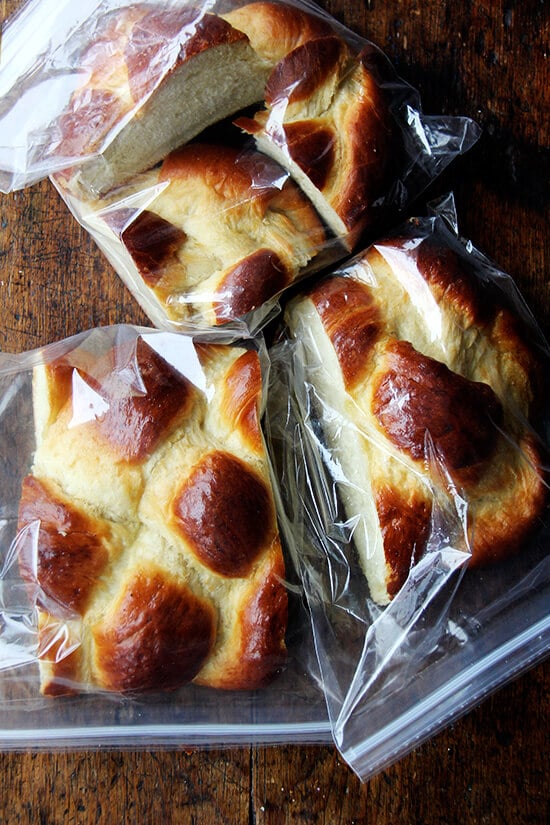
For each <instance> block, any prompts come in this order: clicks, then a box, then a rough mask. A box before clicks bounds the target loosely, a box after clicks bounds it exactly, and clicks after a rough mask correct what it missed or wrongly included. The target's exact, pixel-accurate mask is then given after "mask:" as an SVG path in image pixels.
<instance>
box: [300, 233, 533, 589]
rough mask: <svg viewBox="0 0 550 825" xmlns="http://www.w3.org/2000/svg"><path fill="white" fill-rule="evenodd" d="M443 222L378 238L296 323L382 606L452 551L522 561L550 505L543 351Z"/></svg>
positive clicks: (320, 289) (316, 295) (313, 294)
mask: <svg viewBox="0 0 550 825" xmlns="http://www.w3.org/2000/svg"><path fill="white" fill-rule="evenodd" d="M436 226H439V228H438V229H437V231H434V229H433V226H432V224H431V223H430V222H427V224H426V225H422V224H420V223H418V222H412V223H411V224H410V225H409V228H408V230H407V231H406V232H405V233H404V234H403V235H401V236H394V237H391V238H389V239H388V240H386V241H382V242H380V243H376V244H375V245H374V246H373V247H371V248H370V249H369V250H367V252H366V253H364V254H362V255H360V256H359V257H358V258H357V259H356V260H355V261H354V262H353V263H352V264H351V265H350V266H349V267H347V268H346V269H345V270H343V271H341V272H339V273H337V274H335V275H334V276H331V277H329V278H327V279H324V280H322V281H321V282H320V283H318V284H317V285H315V286H313V287H312V288H311V289H310V290H309V291H308V292H307V293H305V294H303V295H301V296H299V297H297V298H296V299H295V300H293V302H292V303H291V304H290V305H289V307H288V309H287V315H286V318H287V322H288V325H289V327H290V330H291V333H292V336H294V338H295V339H296V341H297V346H298V352H297V358H298V359H300V360H301V361H303V363H304V369H305V376H306V380H307V382H308V383H309V385H310V388H311V392H310V398H311V406H310V409H309V412H310V414H311V416H312V417H313V419H317V421H318V424H319V425H320V427H321V431H322V434H323V436H322V437H323V440H324V442H325V445H326V447H325V449H327V450H328V455H329V456H330V461H329V464H330V466H331V467H332V468H333V469H332V473H333V475H334V478H335V480H336V481H337V485H338V492H339V494H340V498H341V501H342V503H343V506H344V510H345V514H346V517H347V519H348V524H349V525H351V527H350V529H351V532H352V536H353V543H354V545H355V547H356V549H357V553H358V556H359V560H360V563H361V566H362V568H363V570H364V572H365V575H366V577H367V580H368V585H369V589H370V594H371V597H372V599H373V600H374V601H375V602H376V603H378V604H387V603H388V602H389V601H390V600H391V599H392V598H393V597H394V596H395V595H396V593H397V592H398V591H399V589H400V588H401V586H402V585H403V583H404V582H405V580H406V578H407V576H408V574H409V571H410V570H411V568H412V567H413V566H414V564H415V563H416V562H417V561H418V560H419V559H420V558H421V556H422V555H423V554H424V553H426V552H427V551H429V550H430V549H434V550H437V549H438V548H439V547H440V546H441V542H444V543H450V544H451V545H452V546H455V547H457V548H458V549H461V548H464V549H465V550H466V551H467V552H468V553H469V554H470V556H471V561H470V564H471V565H484V564H489V563H493V562H496V561H498V560H501V559H504V558H506V557H507V556H509V555H511V554H513V553H515V552H518V551H519V550H520V549H521V547H522V545H523V544H524V542H525V541H526V539H527V537H528V536H529V535H530V533H531V532H532V531H533V530H534V528H535V527H536V526H537V524H538V522H539V519H540V516H541V514H542V512H543V509H544V506H545V502H546V490H547V485H546V483H545V478H544V476H545V472H544V466H543V461H542V458H541V453H540V448H539V440H538V438H537V436H536V435H535V431H534V429H533V426H532V424H533V421H534V420H535V419H536V414H537V407H538V403H539V401H540V394H541V386H542V381H541V374H540V363H539V360H538V357H537V353H536V348H534V347H533V346H531V344H530V343H529V342H528V340H527V338H526V337H525V334H524V331H523V327H522V323H521V321H520V319H519V317H518V315H517V313H516V311H515V309H514V307H513V305H512V304H510V305H509V302H508V301H507V300H506V299H505V296H504V295H503V293H500V292H499V290H498V289H497V288H496V287H495V284H494V283H492V282H491V281H490V280H489V279H485V280H484V278H483V272H482V270H477V269H476V265H475V262H473V261H472V260H468V255H467V254H466V253H465V251H464V249H463V248H462V247H461V245H460V243H459V242H458V241H457V240H456V239H454V240H453V238H452V236H451V234H450V233H449V232H447V231H443V229H442V227H441V222H439V224H436ZM336 468H339V469H336Z"/></svg>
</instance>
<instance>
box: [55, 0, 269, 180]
mask: <svg viewBox="0 0 550 825" xmlns="http://www.w3.org/2000/svg"><path fill="white" fill-rule="evenodd" d="M79 65H80V67H81V71H82V73H83V74H84V78H85V79H84V82H83V84H82V85H81V86H80V87H79V88H78V89H77V90H76V91H75V92H74V94H73V96H72V98H71V101H70V106H69V109H68V111H67V112H66V113H65V114H64V116H63V117H62V119H61V122H60V127H59V131H60V137H59V141H58V147H57V149H56V151H57V152H58V154H62V155H64V156H65V157H67V158H74V159H75V160H78V159H79V158H81V157H82V156H84V155H91V154H93V153H99V154H98V155H97V157H95V158H93V159H92V160H90V161H88V162H87V163H85V164H84V165H83V166H82V168H81V170H80V172H79V175H78V177H79V181H80V183H81V184H82V185H83V186H84V187H85V188H87V189H90V190H91V191H93V192H95V193H99V194H100V193H104V192H106V191H107V190H109V189H111V188H112V187H114V186H115V185H118V184H120V183H122V182H124V181H125V180H127V179H129V178H131V177H132V176H133V175H135V174H137V173H138V172H140V171H143V170H144V169H148V168H151V167H152V166H153V165H154V164H156V163H157V162H159V161H160V160H161V159H162V158H163V157H165V156H166V155H167V154H168V153H169V152H171V151H172V150H173V149H175V148H177V147H178V146H180V145H182V144H184V143H186V142H188V141H189V140H191V139H192V138H194V137H195V136H196V135H198V134H199V133H200V132H202V131H203V130H204V129H206V127H207V126H210V125H211V124H213V123H215V122H217V121H219V120H221V119H223V118H225V117H228V116H229V115H233V114H235V113H236V112H238V111H239V110H240V109H242V108H245V107H247V106H249V105H251V104H252V103H258V102H260V101H261V100H262V99H263V95H264V86H265V81H266V78H267V74H268V71H269V68H270V65H269V64H268V63H267V62H266V61H264V60H263V59H262V58H261V57H259V56H258V55H257V54H256V52H255V51H254V50H253V49H252V48H251V46H250V43H249V41H248V38H247V37H246V35H245V34H244V33H242V32H239V31H237V30H236V29H234V28H233V27H232V26H231V25H230V24H229V23H228V22H226V21H225V20H224V19H223V18H222V17H220V16H218V15H216V14H212V13H204V12H203V10H202V9H201V8H200V5H199V6H197V8H193V7H189V6H188V5H187V4H185V5H184V6H183V7H182V8H170V9H167V8H166V7H164V8H163V7H161V6H158V5H154V4H147V3H138V4H136V5H131V6H128V7H125V8H122V9H117V10H116V11H113V12H111V13H109V14H107V15H105V16H104V17H103V18H102V19H101V20H100V22H99V24H98V26H97V31H95V32H94V33H92V35H91V41H90V44H89V46H87V48H86V49H85V50H84V52H83V53H82V54H81V55H80V57H79ZM142 102H143V103H142ZM136 108H137V111H136ZM115 127H116V129H115ZM108 136H109V142H108V144H107V145H106V147H105V148H103V144H104V141H105V139H106V138H107V137H108Z"/></svg>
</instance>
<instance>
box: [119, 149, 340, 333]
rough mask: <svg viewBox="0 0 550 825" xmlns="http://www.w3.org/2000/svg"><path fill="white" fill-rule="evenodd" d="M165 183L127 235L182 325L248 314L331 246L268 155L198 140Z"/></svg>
mask: <svg viewBox="0 0 550 825" xmlns="http://www.w3.org/2000/svg"><path fill="white" fill-rule="evenodd" d="M155 183H159V184H161V187H160V188H161V191H160V193H159V194H158V196H157V197H156V198H155V199H154V200H153V201H152V202H151V203H150V204H149V206H148V208H147V209H146V210H145V211H143V212H141V213H140V214H139V215H138V216H137V217H136V218H135V219H134V220H133V221H132V222H131V223H129V224H128V225H127V226H125V227H124V229H123V231H122V233H121V239H122V242H123V244H124V245H125V247H126V249H127V250H128V252H129V253H130V255H131V257H132V259H133V262H134V264H135V266H136V267H137V270H138V272H139V275H140V277H141V278H142V279H143V284H144V286H145V287H146V288H147V289H149V290H151V292H152V293H153V295H154V296H155V297H156V298H157V299H158V301H159V302H160V304H161V306H162V308H163V311H164V312H165V314H166V316H167V317H168V318H170V319H171V320H173V321H183V320H185V319H186V318H198V319H202V320H204V321H206V323H208V324H209V325H211V326H215V325H220V324H224V323H226V322H229V321H232V320H235V319H237V318H241V317H242V316H244V315H246V313H248V312H251V311H252V310H254V309H256V308H257V307H259V306H261V305H262V304H264V303H265V302H266V301H268V300H269V299H270V298H273V297H274V296H275V295H277V294H278V293H279V292H280V291H281V290H283V289H284V288H285V287H287V286H289V284H291V283H292V282H293V281H294V280H295V279H296V278H297V277H298V275H299V274H300V273H301V271H302V270H303V268H304V267H306V266H307V264H308V263H309V262H310V260H311V259H312V258H314V257H315V255H316V254H317V252H318V251H319V249H320V248H321V246H322V244H323V242H324V240H325V234H324V230H323V228H322V225H321V222H320V220H319V218H318V217H317V215H316V213H315V210H314V209H313V208H312V207H311V205H310V204H309V203H308V201H307V199H306V198H305V197H304V196H303V195H302V194H301V192H300V191H299V189H298V187H297V186H295V184H294V183H293V182H292V181H291V180H289V179H287V180H285V173H284V171H283V170H282V169H280V167H278V166H277V164H275V163H274V162H273V161H272V160H270V159H269V158H267V157H265V156H264V155H261V154H260V153H257V152H240V151H239V150H237V149H233V148H230V147H224V146H215V145H209V144H201V143H194V144H190V145H188V146H185V147H183V148H181V149H179V150H178V151H177V152H174V153H172V154H171V155H169V156H168V158H166V160H165V161H164V163H163V165H162V167H161V169H160V172H159V173H158V176H156V177H155ZM108 218H109V219H110V220H111V221H113V220H114V221H115V222H116V214H113V213H112V212H111V213H109V214H108Z"/></svg>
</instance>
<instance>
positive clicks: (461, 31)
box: [0, 0, 550, 825]
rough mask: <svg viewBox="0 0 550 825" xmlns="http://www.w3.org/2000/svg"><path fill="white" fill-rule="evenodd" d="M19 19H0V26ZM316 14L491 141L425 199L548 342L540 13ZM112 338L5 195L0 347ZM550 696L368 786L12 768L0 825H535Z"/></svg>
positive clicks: (273, 755) (74, 242)
mask: <svg viewBox="0 0 550 825" xmlns="http://www.w3.org/2000/svg"><path fill="white" fill-rule="evenodd" d="M18 5H19V3H18V2H16V0H5V2H3V3H1V4H0V11H1V12H2V15H3V17H4V18H5V17H6V16H7V14H9V13H11V12H12V11H13V10H14V9H15V8H16V7H17V6H18ZM322 5H323V6H325V7H326V8H327V9H328V10H329V11H330V12H331V13H333V14H334V15H335V16H336V17H337V18H338V19H340V20H341V21H343V22H345V23H346V24H347V25H349V26H350V27H351V28H353V29H355V30H356V31H357V32H359V33H360V34H364V35H366V36H368V37H369V38H370V39H372V40H374V41H375V42H376V43H378V44H379V45H380V46H381V47H382V48H383V49H384V50H385V51H386V53H387V54H388V55H389V56H390V57H391V59H392V61H393V62H394V64H395V65H396V66H397V69H398V70H399V72H400V74H401V75H402V76H403V77H404V78H405V79H407V80H408V81H409V82H410V83H411V84H412V85H414V86H416V87H417V88H419V90H420V91H421V93H422V98H423V104H424V109H425V111H426V112H427V113H442V112H443V113H448V114H464V115H469V116H471V117H474V118H475V119H477V121H478V122H479V123H480V125H481V126H482V127H483V129H484V131H483V136H482V138H481V140H480V141H479V143H478V144H477V146H476V147H475V148H474V149H473V150H472V151H471V152H470V153H469V154H468V155H466V156H465V157H463V158H461V159H459V160H458V161H457V162H456V163H455V164H454V165H453V167H452V168H451V169H449V170H448V171H447V172H446V173H445V174H444V175H443V176H442V178H441V179H439V180H438V181H437V182H436V183H435V184H434V185H433V186H432V187H431V189H430V190H429V192H428V193H426V196H425V197H432V196H436V195H440V194H442V193H444V192H447V191H449V190H451V189H452V190H453V191H454V193H455V196H456V202H457V208H458V213H459V219H460V228H461V231H462V234H463V235H466V236H468V237H470V238H471V239H472V240H473V241H474V243H475V244H476V246H478V247H479V248H480V249H482V250H483V251H484V252H486V253H487V254H488V255H489V256H490V257H491V258H493V259H494V260H496V261H497V262H498V264H499V265H500V266H501V267H502V268H503V269H504V270H506V271H507V272H509V273H510V274H511V275H512V276H513V277H514V278H515V279H516V281H517V282H518V284H519V285H520V287H521V289H522V291H523V293H524V295H525V297H526V299H527V301H528V303H529V304H530V305H531V307H532V308H533V310H534V313H535V315H536V317H537V319H538V321H539V323H540V324H541V326H542V328H543V330H544V332H545V333H546V335H547V336H548V334H549V333H550V321H549V318H550V279H549V273H548V217H549V211H548V185H549V174H548V173H549V154H550V148H549V142H550V140H549V130H548V118H549V100H548V85H549V77H548V59H549V58H548V50H549V48H550V27H549V20H548V11H547V8H546V9H545V4H544V3H543V2H539V0H517V2H514V0H477V2H476V3H471V2H464V3H456V2H450V0H447V2H446V1H445V0H422V2H420V0H401V1H400V0H372V2H357V1H356V0H324V2H323V4H322ZM425 197H424V198H423V199H422V202H423V200H425ZM117 322H132V323H136V322H137V323H145V322H146V319H145V317H144V316H143V314H142V313H141V311H140V310H139V308H138V307H137V305H136V303H135V301H134V300H133V299H132V297H131V296H130V294H129V293H128V292H127V291H126V290H125V288H124V287H123V286H122V284H121V282H120V281H119V280H118V278H117V277H116V276H115V274H114V273H113V271H112V270H111V268H110V266H109V265H108V264H107V263H106V262H105V261H104V259H103V258H102V256H101V254H100V253H99V252H98V251H97V249H96V248H95V246H94V243H93V242H92V241H91V240H90V239H89V237H88V236H87V235H86V234H85V233H84V231H83V230H81V229H80V227H79V226H78V225H77V224H76V222H75V221H74V220H73V219H72V218H71V217H70V216H69V215H68V213H67V209H66V207H65V206H64V204H63V203H62V202H61V201H60V199H59V197H58V196H57V194H56V193H55V192H54V190H53V188H52V187H51V186H50V185H49V184H48V183H47V182H43V183H40V184H37V185H35V186H33V187H31V188H29V189H28V190H26V191H23V192H16V193H13V194H10V195H2V196H0V348H1V349H2V350H4V351H13V352H21V351H23V350H27V349H31V348H34V347H36V346H39V345H41V344H46V343H49V342H50V341H53V340H56V339H60V338H63V337H66V336H68V335H71V334H73V333H75V332H77V331H80V330H83V329H88V328H90V327H93V326H96V325H105V324H111V323H117ZM549 686H550V669H549V667H548V665H547V664H539V665H538V666H537V667H536V668H534V669H533V670H531V671H530V672H528V673H526V674H524V675H522V676H520V677H519V678H517V679H516V680H515V681H513V682H511V683H509V684H508V685H506V686H504V687H502V688H501V689H500V690H499V691H498V692H497V693H495V694H494V695H493V696H491V697H489V698H488V699H486V700H485V701H484V702H483V704H481V705H480V706H479V707H478V708H476V709H475V710H473V711H471V712H470V713H469V714H468V715H467V716H466V717H464V718H462V719H460V720H458V721H456V722H455V723H454V724H453V725H452V726H451V727H450V728H448V729H447V730H445V731H444V732H442V733H440V734H438V735H437V736H435V738H433V739H432V740H430V741H428V742H426V743H424V744H422V745H420V746H419V747H418V748H417V749H416V750H415V751H413V752H412V753H411V754H410V755H408V756H406V757H405V758H403V759H401V760H400V761H399V762H397V763H396V764H394V765H393V766H392V767H390V768H387V769H385V770H383V771H382V772H380V773H379V774H378V775H377V776H375V777H374V778H373V779H371V780H370V781H368V782H367V783H364V784H361V783H360V782H359V780H358V779H357V778H356V776H355V775H354V774H353V773H352V771H351V770H350V769H349V768H348V767H347V765H346V764H345V763H344V762H343V761H342V759H341V758H340V757H339V755H338V754H337V752H336V750H335V749H334V748H333V747H331V746H321V747H320V746H304V745H288V746H277V747H257V746H247V747H244V748H240V749H235V750H231V749H228V750H224V749H217V750H207V751H192V752H186V751H183V750H177V751H170V750H168V751H155V752H137V751H136V752H107V751H99V752H98V751H95V752H89V753H82V752H54V753H41V752H33V750H32V749H29V750H27V751H22V752H15V753H4V754H0V775H1V777H2V780H1V781H2V784H1V790H0V822H1V823H2V825H4V823H6V824H7V823H10V825H12V824H14V823H32V825H35V823H41V825H51V823H55V824H57V823H96V822H97V823H117V824H118V823H154V822H163V823H172V822H173V823H180V822H181V823H187V822H189V823H205V825H209V824H210V823H220V825H221V823H258V825H265V824H267V823H270V824H271V823H273V824H276V823H287V822H288V823H290V822H292V823H300V824H301V823H326V825H340V824H341V823H348V824H349V825H351V823H376V825H390V824H391V825H413V823H418V825H421V824H422V825H436V823H437V824H438V825H443V824H444V823H446V824H447V823H448V824H450V823H460V825H474V823H475V825H504V824H509V825H519V823H530V825H538V823H540V824H541V825H542V823H546V822H548V821H550V808H549V796H550V794H549V791H550V784H549V779H548V756H549V752H548V720H549V700H548V693H549Z"/></svg>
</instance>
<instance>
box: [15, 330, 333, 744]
mask: <svg viewBox="0 0 550 825" xmlns="http://www.w3.org/2000/svg"><path fill="white" fill-rule="evenodd" d="M267 367H268V359H267V355H266V351H265V347H264V346H263V344H262V342H261V341H260V340H257V341H255V342H253V343H252V342H250V343H249V345H248V346H247V347H242V346H239V347H235V346H225V345H219V344H216V345H213V344H198V343H195V342H194V341H193V339H191V338H188V337H186V336H183V335H180V334H178V335H176V334H172V333H166V332H161V331H157V330H148V329H144V328H135V327H130V326H115V327H105V328H99V329H96V330H93V331H90V332H87V333H82V334H80V335H78V336H75V337H73V338H69V339H67V340H65V341H61V342H59V343H56V344H52V345H49V346H46V347H44V348H43V349H41V350H36V351H33V352H30V353H24V354H21V355H12V356H10V355H6V354H3V353H2V354H1V356H0V439H1V443H0V447H1V454H2V457H3V462H2V470H1V473H0V719H1V722H0V728H1V734H0V740H1V742H2V746H3V747H5V748H20V747H25V745H29V744H32V746H33V747H37V748H40V747H46V748H52V747H56V746H62V745H63V746H72V747H79V746H83V745H85V746H95V745H97V746H99V745H109V744H111V745H122V746H124V745H126V746H136V745H140V744H146V743H149V744H152V743H156V744H159V745H162V744H171V745H174V744H189V745H193V744H202V745H207V744H218V745H220V744H227V743H236V742H250V741H258V742H270V741H273V742H275V741H290V742H292V741H327V739H329V738H330V727H329V725H328V722H327V717H326V708H325V704H324V701H323V697H322V694H321V692H320V691H319V689H318V686H317V685H316V684H315V680H313V679H312V678H311V676H310V674H311V672H312V671H314V670H315V664H314V654H313V647H312V641H311V634H310V629H309V621H308V620H307V618H306V615H305V612H304V610H303V606H302V601H301V588H300V587H299V585H298V583H297V580H296V577H295V573H293V568H292V565H291V564H290V560H289V559H285V557H284V554H283V552H282V548H281V543H280V539H279V532H278V528H277V521H276V512H277V509H278V507H276V501H277V496H278V494H277V492H276V489H275V486H274V485H273V484H272V479H271V469H270V463H269V460H268V458H267V454H266V451H265V446H264V441H263V436H262V434H261V431H260V429H259V415H260V413H261V411H262V409H263V405H264V401H265V399H264V394H263V389H262V386H264V382H263V381H262V378H261V374H262V373H263V372H264V370H265V369H266V368H267ZM222 694H223V699H222V698H221V696H222Z"/></svg>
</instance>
